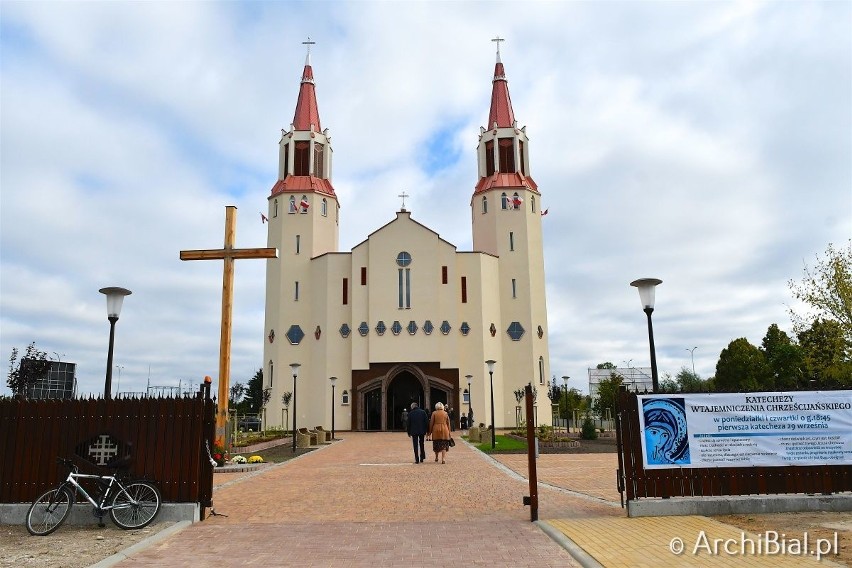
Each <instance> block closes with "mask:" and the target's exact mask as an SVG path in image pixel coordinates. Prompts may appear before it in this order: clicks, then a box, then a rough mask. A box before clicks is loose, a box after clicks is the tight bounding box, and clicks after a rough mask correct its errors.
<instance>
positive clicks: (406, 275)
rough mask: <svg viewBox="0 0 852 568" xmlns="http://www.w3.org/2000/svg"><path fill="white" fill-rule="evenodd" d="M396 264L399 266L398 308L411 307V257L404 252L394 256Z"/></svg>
mask: <svg viewBox="0 0 852 568" xmlns="http://www.w3.org/2000/svg"><path fill="white" fill-rule="evenodd" d="M396 264H397V266H399V267H400V268H399V308H400V309H402V308H405V309H408V308H410V307H411V269H410V268H408V266H409V265H410V264H411V255H410V254H409V253H407V252H405V251H403V252H401V253H399V254H398V255H396Z"/></svg>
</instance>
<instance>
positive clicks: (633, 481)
mask: <svg viewBox="0 0 852 568" xmlns="http://www.w3.org/2000/svg"><path fill="white" fill-rule="evenodd" d="M616 440H617V444H618V490H619V492H620V493H621V497H622V504H623V502H624V496H625V493H626V496H627V500H628V501H630V500H634V499H642V498H646V497H664V498H665V497H689V496H691V497H703V496H722V495H779V494H784V493H808V494H820V493H821V494H831V493H838V492H841V491H852V467H850V466H844V465H825V466H781V467H761V466H750V467H711V468H674V469H652V470H646V469H645V468H644V466H643V463H644V462H643V460H642V434H641V432H640V430H639V404H638V401H637V395H636V393H630V392H621V393H619V396H618V411H617V413H616Z"/></svg>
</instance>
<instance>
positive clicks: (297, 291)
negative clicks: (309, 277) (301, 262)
mask: <svg viewBox="0 0 852 568" xmlns="http://www.w3.org/2000/svg"><path fill="white" fill-rule="evenodd" d="M294 299H295V300H296V301H297V302H298V301H299V281H298V280H296V295H295V298H294Z"/></svg>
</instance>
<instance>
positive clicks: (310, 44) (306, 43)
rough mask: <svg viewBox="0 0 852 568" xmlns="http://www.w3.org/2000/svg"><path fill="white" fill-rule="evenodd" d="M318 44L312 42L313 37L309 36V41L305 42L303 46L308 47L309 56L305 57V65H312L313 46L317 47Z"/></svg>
mask: <svg viewBox="0 0 852 568" xmlns="http://www.w3.org/2000/svg"><path fill="white" fill-rule="evenodd" d="M316 43H317V42H315V41H311V36H308V41H303V42H302V45H307V46H308V54H307V55H306V56H305V65H310V64H311V46H312V45H316Z"/></svg>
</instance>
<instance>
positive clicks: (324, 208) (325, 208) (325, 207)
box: [320, 197, 328, 217]
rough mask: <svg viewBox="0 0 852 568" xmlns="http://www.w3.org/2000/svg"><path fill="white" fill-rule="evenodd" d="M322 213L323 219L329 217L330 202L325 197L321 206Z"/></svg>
mask: <svg viewBox="0 0 852 568" xmlns="http://www.w3.org/2000/svg"><path fill="white" fill-rule="evenodd" d="M320 212H321V213H322V216H323V217H328V200H327V199H326V198H325V197H323V198H322V204H321V205H320Z"/></svg>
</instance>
